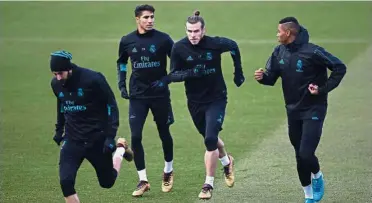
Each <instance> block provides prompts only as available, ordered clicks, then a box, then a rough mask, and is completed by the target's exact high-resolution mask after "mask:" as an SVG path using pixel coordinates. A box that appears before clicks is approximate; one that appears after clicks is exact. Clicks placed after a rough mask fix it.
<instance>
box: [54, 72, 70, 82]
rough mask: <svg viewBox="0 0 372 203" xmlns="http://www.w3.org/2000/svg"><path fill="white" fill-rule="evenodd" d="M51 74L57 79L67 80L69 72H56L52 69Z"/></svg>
mask: <svg viewBox="0 0 372 203" xmlns="http://www.w3.org/2000/svg"><path fill="white" fill-rule="evenodd" d="M53 75H54V77H56V79H57V80H58V81H65V80H67V78H68V75H69V74H68V71H58V72H55V71H53Z"/></svg>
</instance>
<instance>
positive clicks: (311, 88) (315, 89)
mask: <svg viewBox="0 0 372 203" xmlns="http://www.w3.org/2000/svg"><path fill="white" fill-rule="evenodd" d="M307 89H308V90H309V91H310V93H311V94H313V95H317V94H319V87H318V85H315V84H310V85H309V87H308V88H307Z"/></svg>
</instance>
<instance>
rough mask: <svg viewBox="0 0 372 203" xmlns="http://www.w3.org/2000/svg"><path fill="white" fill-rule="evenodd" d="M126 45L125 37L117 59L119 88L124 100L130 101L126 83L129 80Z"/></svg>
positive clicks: (120, 45)
mask: <svg viewBox="0 0 372 203" xmlns="http://www.w3.org/2000/svg"><path fill="white" fill-rule="evenodd" d="M126 46H127V45H126V43H125V37H122V38H121V40H120V43H119V58H118V59H117V61H116V63H117V67H116V69H117V72H118V87H119V90H120V92H121V96H122V97H123V98H124V99H128V98H129V95H128V91H127V83H126V78H127V64H128V58H129V56H128V53H127V51H126V49H127V47H126Z"/></svg>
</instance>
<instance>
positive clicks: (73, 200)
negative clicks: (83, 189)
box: [65, 194, 80, 203]
mask: <svg viewBox="0 0 372 203" xmlns="http://www.w3.org/2000/svg"><path fill="white" fill-rule="evenodd" d="M65 201H66V203H80V200H79V197H78V196H77V194H73V195H70V196H68V197H65Z"/></svg>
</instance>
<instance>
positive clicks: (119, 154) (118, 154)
mask: <svg viewBox="0 0 372 203" xmlns="http://www.w3.org/2000/svg"><path fill="white" fill-rule="evenodd" d="M124 154H125V149H124V147H118V148H116V151H115V153H114V157H119V158H120V159H121V160H123V156H124Z"/></svg>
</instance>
